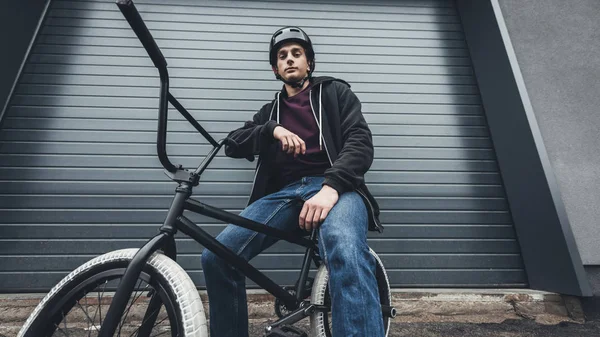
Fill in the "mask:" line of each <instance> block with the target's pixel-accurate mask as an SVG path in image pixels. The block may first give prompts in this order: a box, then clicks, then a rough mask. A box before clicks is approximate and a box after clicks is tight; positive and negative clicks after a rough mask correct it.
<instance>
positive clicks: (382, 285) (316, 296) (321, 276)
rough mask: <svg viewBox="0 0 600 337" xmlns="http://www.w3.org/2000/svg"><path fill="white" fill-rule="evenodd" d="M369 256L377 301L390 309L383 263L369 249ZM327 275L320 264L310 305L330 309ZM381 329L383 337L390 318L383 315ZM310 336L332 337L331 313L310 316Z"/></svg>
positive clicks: (389, 295) (320, 312)
mask: <svg viewBox="0 0 600 337" xmlns="http://www.w3.org/2000/svg"><path fill="white" fill-rule="evenodd" d="M369 251H370V252H371V255H373V257H375V262H376V265H377V269H376V272H375V278H376V279H377V288H378V290H379V301H380V303H381V305H382V307H390V306H391V303H392V294H391V292H390V282H389V280H388V276H387V273H386V272H385V268H384V267H383V263H382V262H381V260H380V259H379V256H377V254H376V253H375V252H374V251H373V250H372V249H371V248H369ZM328 282H329V274H328V272H327V268H325V264H321V266H320V267H319V269H318V270H317V274H316V275H315V281H314V283H313V287H312V293H311V297H310V302H311V304H317V305H324V306H328V307H331V303H330V299H329V286H328ZM383 329H384V332H385V336H387V335H388V332H389V331H390V317H389V316H387V315H383ZM310 336H311V337H332V332H331V311H328V312H323V311H315V312H314V313H313V314H312V315H311V316H310Z"/></svg>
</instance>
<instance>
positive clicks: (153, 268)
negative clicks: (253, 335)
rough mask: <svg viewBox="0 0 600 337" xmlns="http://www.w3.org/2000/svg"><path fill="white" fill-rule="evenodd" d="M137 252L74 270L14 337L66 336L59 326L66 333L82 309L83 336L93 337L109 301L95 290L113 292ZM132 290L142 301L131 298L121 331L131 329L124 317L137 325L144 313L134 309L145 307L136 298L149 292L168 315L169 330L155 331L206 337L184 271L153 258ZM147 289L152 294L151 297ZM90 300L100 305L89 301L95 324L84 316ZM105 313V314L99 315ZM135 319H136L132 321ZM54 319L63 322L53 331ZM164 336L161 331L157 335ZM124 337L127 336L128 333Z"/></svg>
mask: <svg viewBox="0 0 600 337" xmlns="http://www.w3.org/2000/svg"><path fill="white" fill-rule="evenodd" d="M137 251H138V249H122V250H117V251H113V252H109V253H106V254H104V255H101V256H98V257H96V258H94V259H92V260H90V261H88V262H86V263H84V264H83V265H81V266H79V267H78V268H76V269H75V270H74V271H72V272H71V273H70V274H69V275H67V276H66V277H64V278H63V279H62V280H61V281H60V282H59V283H58V284H57V285H56V286H54V287H53V288H52V290H50V292H49V293H48V294H47V295H46V296H45V297H44V298H43V299H42V301H41V302H40V303H39V304H38V306H37V307H36V308H35V309H34V311H33V312H32V314H31V315H30V316H29V318H28V319H27V321H26V322H25V324H24V325H23V327H22V328H21V330H20V332H19V334H18V335H17V336H18V337H40V336H61V334H58V332H57V330H60V331H61V333H62V335H65V333H64V330H63V328H62V323H63V320H64V328H67V319H66V317H67V315H69V313H71V310H73V312H72V313H73V315H74V316H75V317H77V315H79V316H81V313H80V312H79V311H78V310H77V309H81V312H84V313H85V315H84V316H85V317H86V318H87V319H88V320H92V322H91V323H92V325H90V324H89V323H90V322H89V321H88V322H87V330H85V333H86V335H94V336H95V335H96V334H97V332H98V329H99V326H100V325H101V320H102V310H105V309H106V308H107V307H108V305H107V303H108V300H111V299H112V298H107V299H103V298H100V295H99V294H100V292H99V290H98V291H94V290H96V289H97V287H99V286H101V285H104V287H105V288H104V289H103V291H102V295H104V293H105V291H106V290H107V289H106V287H107V285H109V287H110V284H113V285H115V286H116V284H118V282H117V281H118V278H119V277H122V275H123V274H124V271H125V268H127V266H128V264H129V263H130V262H131V259H132V258H133V256H134V255H135V254H136V253H137ZM109 282H110V283H109ZM143 282H146V283H147V287H146V288H144V289H143V290H139V288H141V287H142V284H144V283H143ZM136 288H138V291H139V292H140V295H138V296H137V298H136V297H135V296H134V297H133V298H131V299H130V301H131V306H130V307H129V309H127V310H126V312H125V313H124V315H123V316H124V317H122V318H121V319H122V322H123V323H122V324H120V326H119V329H122V328H130V326H129V324H130V323H128V322H125V319H128V317H127V316H128V314H129V313H130V310H131V309H132V310H131V317H130V318H129V319H131V320H132V322H133V323H136V324H137V323H139V324H141V323H142V322H141V321H140V320H139V317H141V316H140V315H139V313H140V312H142V311H139V310H138V309H139V308H138V307H137V306H138V303H141V304H142V305H143V304H144V300H143V299H142V300H140V298H141V296H142V295H143V294H144V293H146V292H148V294H152V296H159V298H160V300H161V301H160V302H161V303H162V304H161V308H164V312H163V314H164V313H166V318H168V319H169V326H167V327H166V328H165V325H163V326H157V327H156V328H160V329H170V332H171V334H172V335H177V336H182V337H207V336H208V330H207V324H206V315H205V313H204V307H203V306H202V301H201V299H200V296H199V295H198V291H197V290H196V286H195V285H194V283H193V281H192V280H191V279H190V277H189V275H188V274H187V273H186V272H185V270H183V268H181V266H179V265H178V264H177V263H176V262H175V261H173V260H172V259H170V258H169V257H167V256H165V255H163V254H160V253H154V254H152V255H151V256H150V258H149V259H148V261H147V263H146V265H145V266H144V268H143V271H142V274H141V275H140V278H139V279H138V281H136ZM149 289H153V291H150V290H149ZM108 291H109V292H110V291H111V290H110V289H108ZM113 291H114V290H113ZM136 293H137V292H136ZM88 294H96V295H98V301H95V297H96V295H94V298H93V299H94V301H90V302H94V303H96V302H97V303H98V308H97V309H96V310H95V311H94V314H93V316H94V318H93V319H92V318H91V316H92V312H91V311H89V312H88V308H89V306H90V304H89V303H88V297H87V296H88ZM83 298H85V301H86V302H85V304H82V303H80V302H79V301H80V300H81V299H83ZM128 304H129V302H128ZM134 304H135V307H134ZM84 306H85V307H84ZM103 307H104V308H105V309H102V308H103ZM98 312H100V315H99V322H98V324H96V323H95V322H94V321H95V318H96V316H97V314H98ZM143 312H145V310H143ZM61 315H62V318H61ZM136 315H137V317H135V316H136ZM166 318H165V319H166ZM58 319H61V320H60V321H59V322H58V326H57V320H58ZM135 320H137V321H135ZM159 323H160V322H159ZM71 324H75V325H76V326H77V327H75V328H74V329H75V330H74V331H76V332H78V333H80V331H79V330H81V329H85V328H82V327H81V324H80V323H79V322H72V323H71ZM78 324H79V325H78ZM153 328H154V327H153ZM92 330H93V331H92ZM55 332H56V333H57V334H55ZM167 332H169V330H167ZM134 333H135V331H134ZM163 334H164V331H163V332H162V333H161V335H163ZM119 335H120V334H119ZM125 335H126V336H127V335H129V333H126V334H125Z"/></svg>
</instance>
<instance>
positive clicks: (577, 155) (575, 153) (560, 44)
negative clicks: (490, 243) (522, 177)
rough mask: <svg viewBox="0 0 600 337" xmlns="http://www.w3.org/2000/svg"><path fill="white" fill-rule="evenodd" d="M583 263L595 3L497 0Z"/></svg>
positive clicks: (596, 168) (589, 216)
mask: <svg viewBox="0 0 600 337" xmlns="http://www.w3.org/2000/svg"><path fill="white" fill-rule="evenodd" d="M499 3H500V7H501V9H502V12H503V15H504V20H505V21H506V26H507V28H508V31H509V34H510V38H511V41H512V44H513V46H514V49H515V53H516V55H517V59H518V61H519V66H520V68H521V72H522V73H523V78H524V80H525V84H526V86H527V91H528V93H529V97H530V99H531V104H532V105H533V109H534V112H535V116H536V119H537V121H538V124H539V128H540V131H541V133H542V137H543V138H544V144H545V146H546V149H547V151H548V156H549V158H550V162H551V163H552V166H553V168H554V172H555V175H556V178H557V180H558V184H559V187H560V191H561V194H562V197H563V201H564V203H565V207H566V210H567V214H568V217H569V220H570V223H571V227H572V229H573V233H574V235H575V239H576V242H577V246H578V248H579V251H580V254H581V258H582V260H583V263H584V264H585V265H600V226H599V224H600V220H599V219H600V208H599V207H598V206H599V205H600V156H599V155H598V150H599V149H600V132H599V131H600V113H599V111H598V107H600V95H599V93H600V57H599V55H600V33H599V32H600V20H598V17H599V16H600V2H599V1H597V0H570V1H562V0H530V1H521V0H500V1H499Z"/></svg>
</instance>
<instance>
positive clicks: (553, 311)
mask: <svg viewBox="0 0 600 337" xmlns="http://www.w3.org/2000/svg"><path fill="white" fill-rule="evenodd" d="M44 295H45V294H3V295H0V326H13V327H15V326H20V325H21V324H22V323H23V322H24V321H25V320H26V319H27V317H28V316H29V314H30V313H31V312H32V311H33V309H34V308H35V306H36V305H37V304H38V302H39V301H40V300H41V299H42V298H43V296H44ZM200 296H201V297H202V300H203V302H204V307H205V310H206V312H207V314H208V304H207V303H208V299H207V296H206V293H205V292H204V291H200ZM273 303H274V301H273V296H272V295H270V294H268V293H266V292H265V291H262V290H260V291H259V290H248V314H249V317H250V319H252V320H256V319H264V320H275V319H276V316H275V314H274V311H273ZM392 303H393V305H394V306H395V307H396V309H397V311H398V315H397V316H396V318H395V319H394V322H396V323H419V322H460V323H501V322H503V321H505V320H509V319H527V320H534V321H535V322H537V323H539V324H545V325H553V324H558V323H561V322H574V323H584V322H585V316H584V313H583V310H582V308H581V303H580V301H579V298H577V297H571V296H562V295H559V294H554V293H547V292H540V291H534V290H527V289H524V290H520V289H500V290H497V289H489V290H488V289H462V290H461V289H421V290H419V289H408V290H394V291H393V293H392Z"/></svg>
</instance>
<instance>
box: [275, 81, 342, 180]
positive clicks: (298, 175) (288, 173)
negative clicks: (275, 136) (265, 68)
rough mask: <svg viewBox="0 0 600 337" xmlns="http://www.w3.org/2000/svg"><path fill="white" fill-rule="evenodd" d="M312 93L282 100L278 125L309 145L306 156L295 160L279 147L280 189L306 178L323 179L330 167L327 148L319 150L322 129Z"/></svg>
mask: <svg viewBox="0 0 600 337" xmlns="http://www.w3.org/2000/svg"><path fill="white" fill-rule="evenodd" d="M309 92H310V86H308V87H307V88H306V89H304V90H302V91H301V92H299V93H298V94H296V95H294V96H292V97H280V99H279V104H281V106H280V107H279V121H278V122H279V124H281V125H282V126H283V127H284V128H286V129H288V130H289V131H290V132H293V133H295V134H296V135H298V137H300V138H301V139H302V140H304V142H305V143H306V154H304V155H302V154H300V155H298V157H296V158H294V154H293V153H292V154H287V153H285V152H284V151H282V150H281V143H279V146H278V147H277V153H276V155H275V167H274V168H275V170H274V174H275V176H276V180H277V182H278V184H279V186H280V187H283V186H285V185H287V184H290V183H292V182H294V181H297V180H300V179H302V178H303V177H307V176H322V175H323V174H324V173H325V170H327V169H328V168H330V167H331V165H330V164H329V159H328V158H327V152H325V145H323V149H319V127H318V125H317V121H316V120H315V115H313V112H312V109H311V107H310V101H309ZM275 108H277V107H275ZM315 113H316V112H315ZM316 117H317V118H318V117H319V116H318V115H317V116H316Z"/></svg>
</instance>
